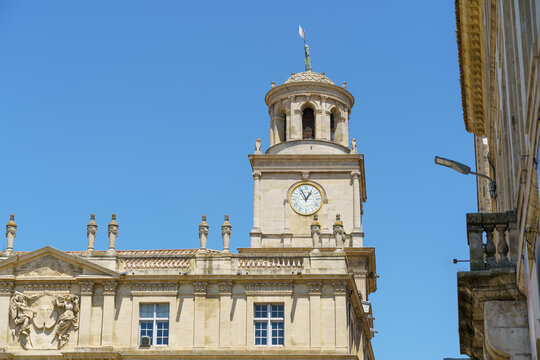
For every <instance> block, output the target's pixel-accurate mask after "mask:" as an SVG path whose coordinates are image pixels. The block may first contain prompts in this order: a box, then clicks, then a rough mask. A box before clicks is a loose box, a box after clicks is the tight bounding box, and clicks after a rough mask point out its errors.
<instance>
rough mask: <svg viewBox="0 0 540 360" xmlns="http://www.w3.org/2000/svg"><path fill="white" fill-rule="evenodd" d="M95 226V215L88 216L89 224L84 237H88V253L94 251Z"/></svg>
mask: <svg viewBox="0 0 540 360" xmlns="http://www.w3.org/2000/svg"><path fill="white" fill-rule="evenodd" d="M96 234H97V224H96V215H95V214H90V222H89V223H88V225H86V237H88V250H87V251H88V252H89V253H91V252H92V251H94V242H95V240H96Z"/></svg>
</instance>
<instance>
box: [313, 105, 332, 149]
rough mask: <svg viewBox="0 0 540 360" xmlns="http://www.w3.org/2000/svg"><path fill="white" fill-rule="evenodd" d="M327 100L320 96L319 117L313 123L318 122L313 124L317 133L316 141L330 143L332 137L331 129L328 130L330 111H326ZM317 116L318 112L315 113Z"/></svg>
mask: <svg viewBox="0 0 540 360" xmlns="http://www.w3.org/2000/svg"><path fill="white" fill-rule="evenodd" d="M327 100H328V97H327V96H324V95H323V96H321V111H320V117H319V118H318V119H315V121H316V122H318V124H315V127H316V128H317V131H318V133H315V135H316V136H317V139H320V140H328V141H330V140H332V139H331V137H332V135H331V134H330V133H331V132H332V129H330V111H328V110H327V105H326V102H327ZM317 115H319V112H317Z"/></svg>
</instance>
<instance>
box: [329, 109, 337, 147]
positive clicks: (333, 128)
mask: <svg viewBox="0 0 540 360" xmlns="http://www.w3.org/2000/svg"><path fill="white" fill-rule="evenodd" d="M335 135H336V123H335V122H334V114H330V141H332V142H334V136H335Z"/></svg>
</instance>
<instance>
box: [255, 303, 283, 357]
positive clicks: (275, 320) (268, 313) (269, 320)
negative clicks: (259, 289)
mask: <svg viewBox="0 0 540 360" xmlns="http://www.w3.org/2000/svg"><path fill="white" fill-rule="evenodd" d="M257 306H264V307H266V308H265V310H264V313H265V316H264V317H257ZM272 306H280V307H281V309H278V310H277V313H278V315H279V314H280V313H281V315H282V316H276V317H273V316H272ZM258 323H259V324H265V328H264V329H263V328H259V329H257V324H258ZM273 324H277V326H276V328H275V329H274V327H273ZM257 330H265V331H266V336H265V337H262V336H257ZM273 330H276V331H277V336H276V337H274V336H273ZM280 331H281V336H280ZM257 339H264V341H265V342H266V344H262V343H261V344H257ZM274 339H276V342H277V343H276V344H273V340H274ZM280 340H281V343H279V342H280ZM261 342H262V341H261ZM253 343H254V345H255V346H257V347H259V346H264V347H268V346H273V347H283V346H285V304H284V303H254V304H253Z"/></svg>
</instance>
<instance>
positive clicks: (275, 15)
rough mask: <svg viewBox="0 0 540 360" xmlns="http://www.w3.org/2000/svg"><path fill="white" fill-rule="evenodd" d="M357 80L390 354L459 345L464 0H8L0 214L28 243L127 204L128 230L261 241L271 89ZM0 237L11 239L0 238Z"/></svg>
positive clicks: (76, 234)
mask: <svg viewBox="0 0 540 360" xmlns="http://www.w3.org/2000/svg"><path fill="white" fill-rule="evenodd" d="M299 24H301V25H302V26H303V27H304V28H305V29H306V30H307V33H308V41H309V44H310V49H311V55H312V65H313V69H314V71H318V72H322V71H324V72H325V73H326V74H327V75H328V76H329V77H330V78H331V79H333V80H334V82H335V83H336V84H341V82H342V81H347V83H348V90H350V92H351V93H352V94H353V95H354V96H355V98H356V105H355V107H354V109H353V111H352V114H351V123H350V133H351V137H355V138H356V139H357V141H358V149H359V151H360V152H361V153H364V154H365V159H366V160H365V164H366V178H367V194H368V201H367V203H366V204H365V207H364V211H365V214H364V230H365V233H366V238H365V245H366V246H375V247H376V249H377V250H376V254H377V270H378V273H379V274H380V275H381V277H380V279H379V282H378V287H379V289H378V290H377V292H376V293H375V294H373V296H372V298H371V300H372V302H373V306H374V315H375V318H376V321H375V327H376V328H377V330H379V334H377V335H376V337H375V338H374V341H373V346H374V350H375V355H376V358H377V359H378V360H394V359H398V358H399V359H415V360H421V359H426V360H428V359H429V360H433V359H442V358H443V357H451V356H458V355H459V342H458V331H457V329H458V320H457V290H456V271H457V270H459V269H461V270H464V269H467V268H468V266H467V265H460V266H456V265H453V264H452V258H460V259H467V258H468V247H467V238H466V231H465V213H466V212H474V211H476V195H475V194H476V193H475V179H474V178H473V177H467V176H463V175H460V174H458V173H456V172H452V171H451V170H450V169H447V168H441V167H436V166H435V165H434V164H433V156H434V155H441V156H444V157H448V158H452V159H455V160H458V161H461V162H464V163H467V164H469V165H473V164H474V153H473V137H472V135H471V134H468V133H466V131H465V129H464V125H463V117H462V109H461V97H460V88H459V72H458V58H457V47H456V39H455V15H454V1H453V0H445V1H432V0H425V1H402V0H395V1H350V2H342V1H334V2H328V1H324V2H323V1H309V2H308V1H302V2H300V1H298V2H292V1H287V2H285V1H272V2H259V1H246V2H230V1H216V2H206V1H190V2H187V1H186V2H181V1H135V0H129V1H69V0H67V1H5V0H0V125H1V126H2V132H1V134H2V136H1V139H0V149H1V153H2V159H3V162H2V168H3V171H2V176H1V177H0V191H1V193H0V194H1V201H0V220H1V221H4V223H6V222H7V221H8V219H9V214H10V213H15V214H16V222H17V224H18V226H19V228H18V234H17V238H16V239H15V249H16V250H34V249H37V248H40V247H42V246H45V245H50V246H53V247H56V248H59V249H61V250H84V249H85V248H86V244H87V240H86V223H87V222H88V220H89V215H90V213H95V214H96V221H97V223H98V225H99V229H98V237H97V242H96V246H97V248H98V249H105V248H106V245H107V239H106V235H107V234H106V225H107V223H108V222H109V220H110V214H111V213H113V212H115V213H117V214H118V223H119V224H120V230H119V237H118V248H120V249H140V248H196V247H198V246H199V240H198V236H197V226H198V224H199V222H200V215H201V214H207V215H208V223H209V224H210V227H211V228H210V239H209V247H213V248H217V249H220V248H221V239H220V236H219V231H218V228H219V226H220V225H221V223H222V221H223V214H226V213H227V214H230V217H231V223H232V225H233V236H232V240H231V245H232V247H234V248H236V247H247V246H249V235H248V233H249V230H250V227H251V218H252V181H253V180H252V176H251V168H250V165H249V162H248V158H247V154H248V153H251V152H252V151H253V142H254V140H255V139H256V138H258V137H260V138H262V141H263V148H264V149H265V148H266V147H267V146H268V142H269V118H268V112H267V108H266V106H265V103H264V95H265V94H266V92H267V91H268V90H269V89H270V83H271V81H276V83H277V84H281V83H283V82H284V81H285V80H286V79H287V78H288V76H289V75H290V73H291V72H300V71H302V70H303V48H302V41H301V39H300V37H299V36H298V33H297V31H298V25H299ZM2 247H3V246H2Z"/></svg>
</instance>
